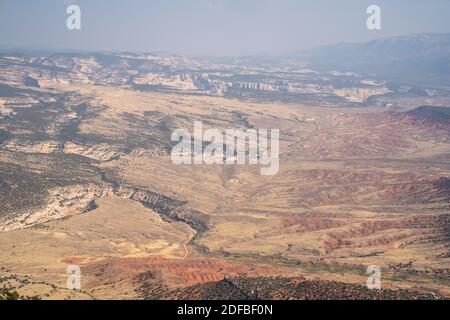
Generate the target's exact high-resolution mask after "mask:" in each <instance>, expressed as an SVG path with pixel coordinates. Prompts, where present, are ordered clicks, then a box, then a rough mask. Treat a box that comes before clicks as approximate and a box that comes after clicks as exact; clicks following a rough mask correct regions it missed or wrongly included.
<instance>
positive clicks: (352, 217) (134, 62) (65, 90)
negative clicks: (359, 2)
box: [0, 52, 450, 299]
mask: <svg viewBox="0 0 450 320" xmlns="http://www.w3.org/2000/svg"><path fill="white" fill-rule="evenodd" d="M440 83H442V82H440ZM449 107H450V86H449V85H448V84H446V83H442V85H436V84H435V83H434V82H433V83H432V84H430V85H422V84H420V83H413V84H409V83H407V82H405V81H402V80H401V79H398V80H392V79H390V78H389V77H387V78H386V79H382V78H381V77H371V76H370V75H365V74H363V73H362V72H361V73H358V72H354V73H352V72H343V71H342V72H341V71H339V72H338V71H333V70H331V71H325V70H324V69H323V68H319V67H318V68H316V69H315V68H314V65H301V64H300V63H298V62H297V60H289V59H287V58H277V59H275V58H273V59H268V58H263V57H260V58H259V59H258V58H254V59H248V60H246V59H241V60H238V59H231V58H230V59H222V60H221V59H218V58H217V59H207V58H188V57H181V56H159V55H154V54H143V53H142V54H141V53H139V54H138V53H107V54H106V53H102V54H100V53H82V54H71V53H63V54H51V55H46V56H44V55H38V54H31V53H28V54H18V53H14V52H5V53H3V54H1V55H0V149H1V152H0V203H1V205H0V287H4V288H8V289H11V290H17V292H18V293H19V294H20V295H22V296H28V297H32V296H39V297H40V298H42V299H196V298H197V299H233V298H234V299H328V298H330V299H331V298H338V299H339V298H342V299H347V298H353V299H358V298H374V299H379V298H389V299H390V298H392V299H401V298H439V297H447V298H448V297H449V296H450V280H449V279H450V277H449V270H450V269H449V266H450V256H449V253H450V249H449V245H450V242H449V235H450V108H449ZM194 121H203V126H204V127H205V129H207V128H217V129H219V130H222V131H225V130H226V129H229V128H232V129H233V128H234V129H251V128H253V129H258V128H268V129H279V131H280V159H279V162H280V167H279V171H278V172H277V174H275V175H272V176H262V175H260V172H259V166H258V165H236V166H230V165H175V164H173V163H172V161H171V149H172V147H173V146H174V142H173V141H171V139H170V137H171V133H172V132H173V131H174V130H176V129H177V128H192V125H193V123H194ZM69 265H78V266H80V268H81V289H80V290H69V289H68V288H67V287H66V281H67V277H68V274H67V272H66V270H67V267H68V266H69ZM371 265H376V266H379V267H380V269H381V272H382V289H381V290H369V289H368V288H367V287H366V281H367V277H368V275H367V268H368V267H369V266H371Z"/></svg>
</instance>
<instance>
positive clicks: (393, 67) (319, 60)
mask: <svg viewBox="0 0 450 320" xmlns="http://www.w3.org/2000/svg"><path fill="white" fill-rule="evenodd" d="M297 59H300V60H302V61H307V62H308V63H309V66H310V67H311V68H312V69H316V70H320V71H326V70H336V71H342V72H355V73H359V74H362V75H366V76H368V75H370V76H375V77H377V78H380V79H388V80H391V81H398V82H407V83H411V84H418V85H433V86H436V85H438V86H439V85H443V86H447V85H449V84H450V33H445V34H435V33H427V34H413V35H408V36H399V37H392V38H385V39H380V40H373V41H370V42H367V43H347V44H339V45H332V46H325V47H319V48H316V49H313V50H309V51H305V52H301V53H298V55H297Z"/></svg>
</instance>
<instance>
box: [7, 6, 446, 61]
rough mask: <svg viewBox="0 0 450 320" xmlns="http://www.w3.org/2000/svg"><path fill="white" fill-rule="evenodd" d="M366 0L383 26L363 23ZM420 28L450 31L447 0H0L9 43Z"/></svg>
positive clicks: (326, 35)
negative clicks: (77, 21) (75, 8)
mask: <svg viewBox="0 0 450 320" xmlns="http://www.w3.org/2000/svg"><path fill="white" fill-rule="evenodd" d="M71 3H74V4H78V5H79V6H80V8H81V15H82V16H81V23H82V29H81V30H79V31H70V30H68V29H67V28H66V19H67V17H68V15H67V14H66V7H67V6H68V5H69V4H71ZM371 4H377V5H379V6H380V7H381V13H382V30H376V31H369V30H367V28H366V19H367V14H366V8H367V7H368V6H369V5H371ZM419 32H450V0H304V1H302V0H77V1H74V0H72V1H71V0H3V1H2V0H0V46H13V47H34V48H54V49H81V50H88V51H89V50H106V51H154V52H161V51H164V52H170V53H181V54H200V55H246V54H258V53H285V52H290V51H296V50H302V49H307V48H311V47H315V46H318V45H324V44H333V43H340V42H360V41H366V40H371V39H374V38H379V37H386V36H391V35H403V34H410V33H419Z"/></svg>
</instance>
